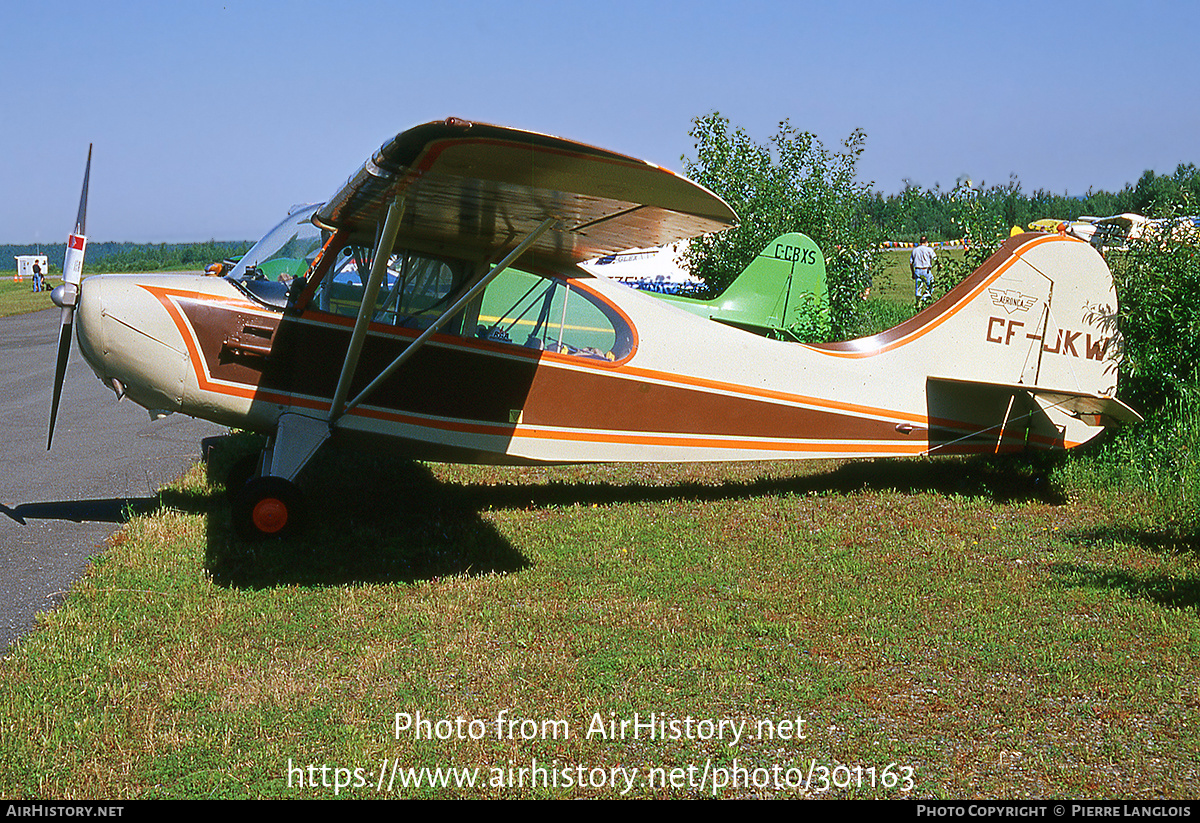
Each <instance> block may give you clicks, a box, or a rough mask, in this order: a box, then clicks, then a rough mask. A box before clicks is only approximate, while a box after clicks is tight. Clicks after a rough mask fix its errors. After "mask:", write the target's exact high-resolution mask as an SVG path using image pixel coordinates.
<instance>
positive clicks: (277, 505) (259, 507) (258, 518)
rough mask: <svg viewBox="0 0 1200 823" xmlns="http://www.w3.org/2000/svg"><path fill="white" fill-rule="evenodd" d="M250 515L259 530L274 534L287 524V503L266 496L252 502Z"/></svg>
mask: <svg viewBox="0 0 1200 823" xmlns="http://www.w3.org/2000/svg"><path fill="white" fill-rule="evenodd" d="M250 516H251V518H252V519H253V520H254V527H255V528H256V529H258V530H259V531H260V532H262V533H263V534H275V533H276V532H278V531H279V530H280V529H282V528H283V527H284V526H286V525H287V521H288V510H287V505H286V504H285V503H284V502H283V501H282V500H279V499H277V498H274V497H267V498H265V499H263V500H259V501H258V502H257V503H255V504H254V510H253V511H252V512H251V514H250Z"/></svg>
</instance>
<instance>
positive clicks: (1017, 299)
mask: <svg viewBox="0 0 1200 823" xmlns="http://www.w3.org/2000/svg"><path fill="white" fill-rule="evenodd" d="M988 293H989V294H991V295H992V304H993V305H996V306H1000V307H1001V308H1002V309H1004V310H1005V311H1006V312H1008V313H1009V314H1012V313H1013V312H1015V311H1029V307H1030V306H1032V305H1033V304H1034V303H1036V302H1037V301H1038V299H1037V297H1035V296H1033V295H1029V294H1022V293H1021V292H1019V291H1016V290H1015V289H1003V290H1001V289H988Z"/></svg>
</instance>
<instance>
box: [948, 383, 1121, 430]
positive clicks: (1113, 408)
mask: <svg viewBox="0 0 1200 823" xmlns="http://www.w3.org/2000/svg"><path fill="white" fill-rule="evenodd" d="M929 382H930V383H941V384H944V387H945V388H946V389H950V390H953V389H954V388H958V389H959V390H960V391H962V392H964V393H969V392H972V391H978V390H984V389H1000V390H1007V391H1010V392H1013V393H1017V392H1022V393H1026V394H1028V395H1029V396H1030V397H1032V398H1033V399H1035V400H1037V401H1038V403H1039V405H1041V406H1042V407H1043V408H1049V407H1054V408H1058V409H1062V410H1063V411H1066V412H1068V413H1070V414H1073V415H1075V416H1076V417H1080V418H1085V417H1095V418H1098V419H1097V421H1096V422H1095V424H1094V425H1099V426H1106V425H1111V424H1112V423H1140V422H1141V421H1142V416H1141V415H1140V414H1138V413H1137V412H1136V411H1134V410H1133V409H1131V408H1130V407H1129V406H1127V405H1126V404H1125V403H1122V402H1121V401H1120V400H1118V399H1117V398H1115V397H1105V396H1104V395H1100V394H1092V393H1090V392H1083V391H1075V390H1072V389H1052V388H1048V387H1044V386H1027V385H1025V384H1023V383H997V382H994V381H988V380H962V379H958V378H952V377H933V376H930V377H929Z"/></svg>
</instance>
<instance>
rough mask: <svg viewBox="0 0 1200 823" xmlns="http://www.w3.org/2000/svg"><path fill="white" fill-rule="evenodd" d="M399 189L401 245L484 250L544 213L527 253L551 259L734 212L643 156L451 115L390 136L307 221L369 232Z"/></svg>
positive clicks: (592, 253)
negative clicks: (541, 229) (550, 222)
mask: <svg viewBox="0 0 1200 823" xmlns="http://www.w3.org/2000/svg"><path fill="white" fill-rule="evenodd" d="M397 197H402V198H403V200H404V213H403V218H402V220H401V224H400V228H399V232H398V234H397V237H396V242H397V243H398V244H399V245H401V246H405V247H412V248H425V249H427V250H429V251H435V252H436V251H438V250H440V249H442V248H445V249H453V250H455V252H457V253H459V254H463V253H467V252H472V251H474V252H475V253H477V254H478V255H479V257H480V258H487V257H489V256H490V255H492V254H494V253H495V251H496V250H498V249H507V248H511V247H512V246H513V245H515V244H516V243H517V242H519V241H520V240H521V239H522V238H524V237H527V236H529V235H530V234H531V233H532V232H533V231H534V230H535V229H536V228H537V227H538V226H539V225H540V224H541V223H542V222H543V221H545V220H546V219H547V218H553V219H554V220H555V221H556V225H555V227H554V228H553V229H551V230H550V231H547V232H545V233H544V234H543V235H541V236H540V237H539V238H538V239H537V241H536V242H535V243H534V244H533V245H532V246H531V247H530V248H529V250H528V252H527V253H528V256H529V258H531V259H533V260H541V261H544V262H547V263H552V264H559V265H562V264H574V263H579V262H582V261H584V260H588V259H591V258H593V257H598V256H600V255H603V254H612V253H614V252H619V251H624V250H626V249H630V248H637V247H647V246H660V245H664V244H667V243H672V242H675V241H676V240H682V239H685V238H688V237H694V236H696V235H699V234H704V233H706V232H711V231H717V230H720V229H723V228H725V227H727V226H730V225H732V224H733V223H735V222H736V220H737V215H735V214H734V212H733V209H731V208H730V207H729V206H728V205H726V203H725V202H724V201H723V200H721V198H719V197H717V196H716V195H714V194H713V193H712V192H710V191H708V190H707V189H705V188H703V187H702V186H699V185H697V184H695V183H693V182H691V181H690V180H687V179H686V178H683V177H680V176H678V175H676V174H674V173H673V172H671V171H668V170H667V169H664V168H661V167H659V166H656V165H654V164H652V163H647V162H645V161H643V160H637V159H635V158H632V157H627V156H624V155H621V154H616V153H614V152H610V151H606V150H604V149H599V148H595V147H593V146H588V145H584V144H582V143H576V142H574V141H571V140H564V139H562V138H558V137H551V136H549V135H544V134H538V133H535V132H528V131H521V130H519V129H511V128H505V127H501V126H492V125H487V124H481V123H470V122H467V121H465V120H459V119H456V118H450V119H447V120H444V121H436V122H432V123H426V124H424V125H420V126H416V127H414V128H411V129H409V130H407V131H405V132H403V133H401V134H398V135H396V137H394V138H393V139H392V140H389V141H388V142H387V143H385V144H384V145H383V146H381V147H380V149H379V151H377V152H376V153H375V155H374V156H373V157H372V158H371V159H370V160H368V161H367V162H366V163H364V164H363V165H362V167H361V168H360V169H359V170H358V171H357V172H356V173H355V174H354V175H353V176H351V178H350V179H349V180H348V181H346V184H345V185H343V186H342V188H341V189H339V190H338V192H337V193H336V194H334V195H333V197H331V198H330V199H329V200H328V201H327V202H326V204H325V206H324V207H323V208H322V209H321V210H320V211H319V212H318V213H317V215H316V217H315V219H314V220H315V222H316V223H317V224H318V225H320V226H322V227H324V228H328V229H342V230H349V231H351V232H353V233H355V234H360V235H364V236H374V234H375V232H376V231H377V227H378V226H379V225H382V223H383V218H384V215H385V213H386V212H387V210H388V207H389V205H390V204H391V203H392V201H394V200H395V199H396V198H397Z"/></svg>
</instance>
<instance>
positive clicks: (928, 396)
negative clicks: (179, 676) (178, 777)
mask: <svg viewBox="0 0 1200 823" xmlns="http://www.w3.org/2000/svg"><path fill="white" fill-rule="evenodd" d="M89 165H90V161H89ZM85 179H86V178H85ZM85 204H86V183H85V189H84V197H83V198H81V207H80V218H79V219H78V220H77V221H76V223H77V229H76V232H75V233H74V234H73V235H72V240H71V243H70V244H69V245H70V248H72V249H75V248H76V246H78V250H79V253H80V262H81V257H82V251H83V244H84V242H85V241H84V240H83V238H82V235H83V216H82V215H83V213H84V209H85ZM735 219H736V217H735V215H734V213H733V211H732V210H731V209H730V208H729V207H728V206H727V205H726V204H725V203H724V202H722V201H721V199H720V198H718V197H716V196H715V195H713V194H712V193H711V192H709V191H707V190H705V189H704V188H702V187H700V186H698V185H696V184H694V183H692V182H690V181H688V180H686V179H684V178H682V177H678V176H676V175H675V174H673V173H671V172H669V171H667V170H665V169H662V168H660V167H658V166H655V165H652V164H649V163H645V162H643V161H639V160H636V159H633V158H631V157H626V156H623V155H620V154H616V153H613V152H610V151H606V150H603V149H598V148H595V147H592V146H587V145H583V144H580V143H576V142H573V141H570V140H564V139H560V138H557V137H550V136H547V135H542V134H535V133H531V132H525V131H518V130H516V129H509V128H503V127H498V126H491V125H484V124H478V123H470V122H466V121H462V120H457V119H449V120H445V121H438V122H432V123H426V124H424V125H420V126H416V127H415V128H412V129H409V130H408V131H405V132H403V133H401V134H399V135H397V136H396V137H395V138H393V139H391V140H389V141H388V142H386V143H385V144H384V145H383V146H382V147H381V148H380V149H379V151H377V152H376V153H375V154H374V155H373V156H372V157H371V158H369V159H368V160H367V162H366V163H365V164H364V165H363V166H362V167H361V168H360V169H359V170H358V171H357V172H356V173H355V174H354V175H353V176H352V177H351V178H350V179H349V180H348V181H347V182H346V183H345V185H343V186H342V187H341V188H340V189H339V190H338V191H336V192H335V193H334V194H333V196H332V197H331V198H330V199H329V200H328V201H327V202H325V203H323V204H321V205H318V206H311V207H308V208H306V209H302V210H299V211H296V212H293V214H292V215H291V216H290V217H289V218H288V219H287V220H285V221H284V223H283V224H281V225H280V226H279V227H276V229H275V230H273V231H272V232H271V233H270V234H268V236H267V237H265V238H264V239H263V241H260V243H259V244H258V245H256V246H255V247H254V248H253V249H251V251H250V252H248V253H247V254H246V256H245V257H243V258H242V260H241V261H240V262H239V263H238V265H237V266H236V267H235V268H234V270H233V271H232V272H231V273H230V274H229V275H228V276H226V277H205V276H199V275H197V276H189V275H101V276H95V277H89V278H87V279H86V280H83V281H82V284H80V279H79V270H78V268H76V267H73V266H70V265H68V267H67V278H68V282H67V285H66V286H65V287H63V288H62V289H61V290H59V291H57V292H56V298H55V299H56V302H58V304H59V305H60V306H62V308H63V320H64V323H63V328H64V334H63V337H62V341H63V342H62V343H61V344H60V368H59V370H58V373H57V374H56V378H55V380H56V387H55V401H54V403H55V405H54V407H53V408H52V411H51V433H53V419H54V415H55V413H56V411H57V403H58V390H59V388H60V387H61V383H62V364H63V363H65V357H66V351H67V349H68V348H69V344H70V340H69V331H70V328H71V324H72V318H73V316H74V315H75V314H77V315H78V319H79V322H78V334H77V336H78V341H79V348H80V350H81V352H82V353H83V356H84V358H85V359H86V360H87V361H88V363H89V364H90V365H91V367H92V369H93V370H94V371H95V372H96V374H97V375H98V376H99V377H100V378H101V379H102V380H103V381H104V382H105V383H107V384H109V385H110V386H112V387H113V389H114V391H115V392H116V393H117V395H118V396H127V397H129V398H130V399H131V400H133V401H135V402H136V403H138V404H140V405H142V406H144V407H146V408H147V409H150V410H151V411H152V413H161V412H176V411H177V412H183V413H185V414H189V415H193V416H196V417H202V418H205V419H208V420H212V421H215V422H217V423H221V424H225V425H229V426H236V427H239V428H245V429H251V430H255V431H259V432H262V433H263V434H265V435H267V437H268V442H267V446H266V448H265V449H264V451H263V453H262V454H261V456H260V457H259V459H258V461H257V465H256V466H255V467H254V470H253V471H252V472H250V477H249V478H248V479H246V480H245V482H240V481H239V482H235V483H233V484H232V485H233V486H234V489H233V499H234V506H233V513H234V522H235V525H236V526H237V527H238V529H239V531H241V532H242V533H243V534H245V535H247V536H263V535H281V534H285V533H287V532H288V531H289V530H290V529H292V528H293V527H294V526H295V524H296V523H297V521H298V519H299V517H300V515H301V513H302V511H303V506H304V504H303V498H302V495H301V493H300V490H299V487H298V486H297V484H296V478H297V475H298V474H299V473H300V471H301V470H302V469H303V468H304V466H305V465H306V464H307V463H308V462H309V460H310V458H311V457H312V456H313V455H314V454H315V453H316V452H317V451H318V450H319V449H321V448H323V447H324V446H325V445H326V444H327V443H347V444H356V445H359V446H363V447H366V448H369V449H375V450H382V449H385V448H386V449H389V450H391V451H393V452H395V453H397V454H400V455H404V456H406V457H412V458H418V459H430V460H446V461H474V462H487V463H510V464H520V463H566V462H601V461H638V462H641V461H695V460H764V459H767V460H777V459H804V458H820V457H853V456H865V457H882V456H902V455H923V454H963V453H975V452H1001V451H1017V450H1023V449H1030V448H1033V449H1058V448H1069V447H1071V446H1075V445H1078V444H1080V443H1083V442H1086V441H1087V440H1089V439H1091V438H1092V437H1093V436H1094V435H1095V434H1096V433H1097V432H1099V431H1100V430H1101V429H1102V428H1103V427H1104V426H1107V425H1110V424H1112V423H1113V422H1115V421H1118V420H1130V419H1135V418H1136V415H1135V414H1134V413H1133V412H1132V411H1131V410H1129V409H1128V408H1127V407H1126V406H1124V405H1123V404H1122V403H1120V402H1119V401H1118V400H1116V399H1115V396H1114V395H1115V392H1116V383H1117V375H1116V367H1115V364H1114V362H1113V361H1112V359H1111V355H1112V354H1113V350H1114V349H1115V343H1114V337H1115V330H1114V328H1113V324H1112V318H1113V317H1114V316H1115V314H1116V297H1115V295H1114V293H1113V288H1112V281H1111V278H1110V276H1109V272H1108V269H1107V267H1106V266H1105V264H1104V261H1103V260H1102V259H1101V258H1100V256H1099V255H1098V254H1097V253H1096V251H1095V250H1094V249H1092V248H1091V247H1089V246H1088V245H1087V244H1086V243H1081V242H1079V241H1078V240H1075V239H1072V238H1069V237H1064V236H1059V235H1044V234H1026V235H1021V236H1019V237H1015V238H1011V239H1010V240H1009V241H1007V242H1006V243H1005V244H1004V245H1003V246H1002V247H1001V248H1000V250H999V251H998V252H997V253H996V254H995V255H994V256H993V257H992V258H991V259H990V260H988V261H987V262H986V263H985V264H984V265H983V266H982V267H981V268H980V269H979V270H977V271H976V272H975V273H974V274H972V275H970V276H969V277H967V278H966V279H965V280H964V281H963V282H962V283H960V284H959V285H958V286H957V287H955V288H954V289H952V290H951V291H950V292H949V293H948V294H947V295H946V296H945V297H943V298H942V299H941V300H939V301H938V302H936V303H934V304H933V305H931V306H930V307H929V308H927V309H925V310H924V311H923V312H921V313H920V314H918V315H916V316H915V317H913V318H912V319H910V320H908V321H907V322H905V323H903V324H902V325H900V326H898V327H896V328H894V329H891V330H889V331H885V332H882V333H880V334H877V335H874V336H872V337H868V338H864V339H860V340H851V341H847V342H841V343H825V344H801V343H789V342H784V341H780V340H773V339H769V338H767V337H764V336H761V335H760V334H754V333H748V332H747V331H745V330H743V329H742V328H737V327H735V326H736V325H737V324H736V323H734V324H733V325H730V324H727V323H720V322H712V321H711V320H710V319H707V317H705V316H703V314H704V312H705V311H711V309H702V310H701V315H702V316H697V315H696V314H693V313H691V312H690V311H684V310H681V309H680V308H679V307H678V306H676V305H671V304H669V303H667V302H666V301H664V300H662V299H659V298H657V297H652V296H650V295H648V294H644V293H640V292H637V291H634V290H632V289H628V288H626V287H625V286H622V285H620V284H619V283H614V282H612V281H609V280H607V279H605V278H601V277H596V276H594V275H592V274H590V273H589V272H587V271H586V270H584V269H583V268H581V267H580V266H579V264H580V263H581V262H583V261H585V260H589V259H592V258H595V257H599V256H601V255H606V254H613V253H617V252H620V251H622V250H624V249H629V248H646V247H652V246H660V245H665V244H668V243H672V242H676V241H679V240H683V239H686V238H688V237H692V236H695V235H698V234H702V233H705V232H710V231H716V230H720V229H722V228H724V227H726V226H729V225H731V224H732V223H733V222H734V221H735ZM77 240H78V242H77ZM798 248H802V247H798ZM68 259H69V260H71V259H72V258H70V257H69V258H68ZM518 261H519V262H520V269H517V268H515V264H516V263H517V262H518ZM801 262H802V261H801ZM280 278H282V281H283V282H281V279H280ZM768 297H769V295H768ZM693 308H694V307H693ZM718 309H721V310H722V311H723V308H722V307H718ZM718 313H720V312H718ZM718 319H720V318H718ZM726 319H727V320H728V319H729V318H726Z"/></svg>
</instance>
